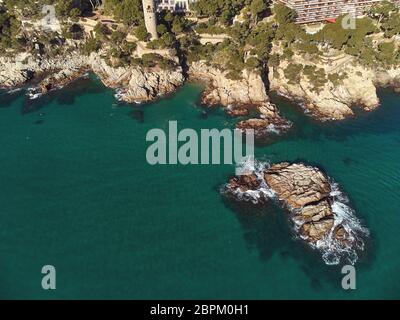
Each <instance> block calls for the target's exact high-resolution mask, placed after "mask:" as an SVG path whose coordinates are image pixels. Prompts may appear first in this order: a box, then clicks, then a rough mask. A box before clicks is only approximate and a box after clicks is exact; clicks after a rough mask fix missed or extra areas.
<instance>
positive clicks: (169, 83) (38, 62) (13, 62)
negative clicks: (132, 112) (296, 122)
mask: <svg viewBox="0 0 400 320" xmlns="http://www.w3.org/2000/svg"><path fill="white" fill-rule="evenodd" d="M71 51H72V52H71ZM349 58H351V57H349ZM302 59H303V60H302ZM350 60H351V59H350ZM350 60H349V61H348V63H347V64H344V65H343V66H341V69H340V70H341V72H344V73H346V74H347V77H346V78H345V79H343V80H342V81H341V82H340V83H339V84H335V85H334V84H333V83H332V82H329V81H328V82H326V83H325V84H324V85H323V86H322V87H321V88H320V89H319V90H317V91H316V90H315V88H314V87H313V84H312V83H311V82H310V81H309V80H308V79H307V77H305V76H302V77H301V78H300V80H299V82H298V83H292V82H290V81H288V79H286V78H285V74H284V70H285V68H286V67H287V65H288V62H287V61H282V62H281V63H280V65H279V66H278V67H276V66H275V67H270V70H269V73H268V77H269V79H268V81H269V82H268V87H269V89H270V90H273V91H276V92H277V93H278V94H280V95H282V96H285V97H286V98H288V99H290V100H292V101H294V102H295V103H298V104H300V105H301V106H302V107H303V109H304V110H305V112H306V113H308V114H310V115H311V116H312V117H314V118H315V119H317V120H319V121H332V120H342V119H346V118H349V117H352V116H354V114H355V113H354V107H358V108H361V109H363V110H364V111H371V110H374V109H376V108H377V107H378V106H379V104H380V102H379V98H378V96H377V88H378V87H392V88H393V89H394V90H395V91H396V92H400V69H395V68H393V69H388V70H382V69H376V70H375V69H371V68H370V69H368V68H366V67H364V66H362V65H360V64H357V63H356V62H355V61H353V60H351V61H350ZM296 61H298V62H299V63H304V65H306V64H309V63H310V62H309V61H306V60H304V58H301V57H298V58H296ZM314 66H315V67H317V68H325V69H326V73H327V74H329V70H328V68H327V66H325V65H324V64H322V63H318V62H315V63H314ZM88 71H92V72H94V73H95V74H96V75H97V76H98V77H99V78H100V79H101V81H102V82H103V83H104V84H105V85H106V86H107V87H109V88H112V89H115V90H117V94H116V98H117V99H118V100H119V101H121V102H127V103H142V102H150V101H154V100H155V99H157V98H159V97H161V96H165V95H168V94H171V93H173V92H175V91H176V90H177V88H179V87H180V86H182V85H183V84H184V83H185V81H186V80H187V79H186V77H185V75H184V72H183V68H182V67H181V66H179V65H177V66H176V68H175V69H173V70H162V69H160V68H153V69H146V68H143V67H140V66H125V67H112V66H110V65H109V64H108V63H107V61H106V59H105V58H104V56H103V55H102V53H101V52H99V53H92V54H91V55H90V56H85V55H82V54H80V53H77V52H75V51H73V50H70V51H67V52H66V53H64V54H60V55H59V56H57V57H54V58H46V57H41V56H39V55H33V54H31V53H20V54H17V55H15V56H12V57H0V87H1V88H9V89H13V88H16V87H20V86H22V85H24V84H26V83H28V82H29V81H31V80H32V79H37V78H40V77H43V79H42V80H41V81H40V82H39V84H38V85H37V87H35V88H34V90H33V92H34V93H35V94H34V95H33V97H36V96H40V95H42V94H45V93H47V92H48V91H51V90H56V89H59V88H62V87H64V86H66V85H68V84H69V83H71V82H72V81H74V80H76V79H77V78H80V77H81V76H82V75H84V74H85V73H87V72H88ZM188 76H189V79H190V80H195V81H202V82H204V83H206V88H205V90H204V92H203V94H202V97H201V103H202V104H203V105H206V106H208V107H213V106H222V107H223V108H224V110H225V112H226V113H227V114H228V115H229V116H232V117H246V118H247V119H241V121H239V122H238V124H237V126H236V127H237V128H238V129H241V130H245V129H254V130H255V131H256V136H257V137H261V138H262V137H265V136H266V135H269V134H271V133H282V132H286V131H287V130H288V129H289V128H290V127H291V124H290V122H289V121H287V120H286V119H284V118H283V117H282V116H281V115H280V113H279V110H278V109H277V107H276V106H274V105H273V104H272V103H271V102H270V100H269V97H268V93H267V84H266V83H265V81H266V80H264V79H263V78H262V76H261V75H260V74H259V73H257V72H250V71H248V70H244V71H243V72H242V75H241V78H240V79H229V77H227V72H226V71H222V70H220V69H219V68H217V67H215V66H212V65H208V64H207V63H206V62H204V61H198V62H193V63H191V64H190V66H189V70H188Z"/></svg>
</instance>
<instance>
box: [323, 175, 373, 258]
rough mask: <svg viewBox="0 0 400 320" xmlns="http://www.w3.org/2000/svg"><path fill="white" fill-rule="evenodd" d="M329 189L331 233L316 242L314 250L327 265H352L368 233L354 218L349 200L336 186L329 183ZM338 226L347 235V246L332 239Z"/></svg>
mask: <svg viewBox="0 0 400 320" xmlns="http://www.w3.org/2000/svg"><path fill="white" fill-rule="evenodd" d="M331 189H332V191H331V193H330V196H331V197H332V199H333V202H332V204H331V207H332V211H333V214H334V217H335V224H334V226H333V228H332V231H331V233H330V234H329V235H328V236H327V237H325V238H324V239H322V240H320V241H318V242H317V244H316V248H317V249H319V250H320V251H321V252H322V259H323V260H324V261H325V263H326V264H328V265H337V264H340V263H341V261H342V262H347V263H350V264H352V265H354V264H355V263H356V262H357V260H358V254H357V251H363V250H364V246H365V244H364V239H365V238H366V237H368V236H369V231H368V229H367V228H365V227H363V226H362V224H361V221H360V220H359V219H358V218H357V217H356V215H355V212H354V210H353V209H352V208H351V207H350V205H349V199H348V198H347V196H346V195H345V194H344V193H343V192H342V191H341V190H340V189H339V186H338V184H337V183H335V182H331ZM338 226H342V227H343V228H344V229H345V230H346V232H347V234H348V235H349V236H348V242H349V244H348V245H345V246H343V243H341V242H339V241H338V240H336V239H335V238H334V236H333V230H335V228H336V227H338Z"/></svg>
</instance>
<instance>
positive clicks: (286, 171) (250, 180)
mask: <svg viewBox="0 0 400 320" xmlns="http://www.w3.org/2000/svg"><path fill="white" fill-rule="evenodd" d="M224 192H225V193H226V194H228V195H230V196H233V197H234V198H235V199H237V200H240V201H251V202H253V203H266V202H268V201H269V200H271V199H275V200H277V201H278V203H280V204H281V205H282V206H283V207H284V208H286V209H287V211H288V212H289V215H290V218H291V220H292V221H293V225H294V230H295V233H296V234H297V235H298V236H299V237H300V238H301V239H303V240H304V241H306V242H307V243H309V244H310V245H311V246H312V247H313V248H317V249H319V250H320V251H321V252H322V256H323V259H324V261H325V262H326V263H328V264H338V263H339V262H340V261H341V259H342V258H343V259H345V260H347V261H348V262H350V263H354V262H355V261H356V260H357V252H356V251H357V250H362V249H363V239H362V238H363V236H366V235H367V234H368V231H367V230H366V229H365V228H363V227H362V226H361V225H360V222H359V221H358V220H357V218H356V217H355V215H354V212H353V210H352V209H351V208H350V207H349V206H348V204H347V202H348V200H347V199H346V197H345V196H344V195H343V193H342V192H341V191H340V190H339V188H338V186H337V185H336V184H334V183H332V182H331V181H330V180H329V178H328V177H327V176H326V175H325V174H324V173H322V172H321V171H320V170H319V169H317V168H315V167H311V166H306V165H304V164H302V163H297V164H296V163H295V164H290V163H279V164H275V165H272V166H270V165H268V164H258V167H257V168H256V169H255V171H254V172H249V173H248V175H244V176H238V177H234V178H232V179H231V180H230V181H229V183H228V184H227V185H226V186H225V188H224Z"/></svg>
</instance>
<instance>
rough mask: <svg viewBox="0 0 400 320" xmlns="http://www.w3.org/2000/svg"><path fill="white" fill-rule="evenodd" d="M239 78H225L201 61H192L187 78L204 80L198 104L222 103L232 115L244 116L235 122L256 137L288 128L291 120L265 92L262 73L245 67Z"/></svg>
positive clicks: (225, 74)
mask: <svg viewBox="0 0 400 320" xmlns="http://www.w3.org/2000/svg"><path fill="white" fill-rule="evenodd" d="M241 76H242V77H241V79H237V80H233V79H229V78H228V77H227V72H224V71H222V70H220V69H219V68H217V67H214V66H209V65H207V64H206V63H205V62H204V61H200V62H194V63H192V64H191V66H190V69H189V78H190V79H192V80H198V81H202V82H205V84H206V88H205V90H204V92H203V94H202V97H201V103H202V104H203V105H205V106H207V107H215V106H222V107H223V108H224V111H225V113H226V114H227V115H229V116H231V117H246V118H247V119H245V120H241V121H239V122H238V123H237V124H236V129H239V130H241V131H243V132H244V131H245V130H254V132H255V137H256V139H259V140H264V139H265V138H268V137H269V136H270V135H271V134H281V133H284V132H286V131H288V130H289V129H290V128H291V126H292V123H291V122H290V121H288V120H287V119H285V118H284V117H282V116H281V114H280V112H279V110H278V108H277V107H276V106H275V105H274V104H272V103H271V102H270V100H269V97H268V95H267V90H266V85H265V82H264V80H263V79H262V77H261V75H259V74H258V73H255V72H250V71H248V70H244V71H243V72H242V75H241Z"/></svg>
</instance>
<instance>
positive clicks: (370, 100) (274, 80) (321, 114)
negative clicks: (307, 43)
mask: <svg viewBox="0 0 400 320" xmlns="http://www.w3.org/2000/svg"><path fill="white" fill-rule="evenodd" d="M332 61H333V62H331V63H332V65H329V63H327V62H324V61H322V60H321V61H318V59H313V60H312V61H310V60H307V59H305V58H304V57H302V56H299V55H296V56H295V58H293V59H292V62H291V63H297V64H302V65H303V66H305V65H308V66H315V67H316V68H318V69H323V70H324V72H325V74H326V75H327V76H328V75H330V74H337V73H341V74H345V75H346V77H345V78H344V79H342V80H341V81H339V83H335V84H334V83H332V82H331V81H327V82H326V83H325V84H324V85H322V87H321V88H320V89H319V90H316V88H315V85H314V84H313V83H312V82H311V81H310V80H309V79H308V78H307V77H306V76H304V75H303V76H301V77H300V80H299V81H296V82H295V83H294V82H293V83H290V81H289V80H288V79H287V78H286V77H285V73H284V70H285V69H286V68H287V66H288V64H289V62H288V61H286V60H284V61H281V63H280V65H279V66H278V67H270V72H269V81H270V89H271V90H275V91H277V92H278V93H279V94H281V95H283V96H285V97H287V98H289V99H291V100H294V101H295V102H297V103H299V104H301V105H302V107H303V108H304V109H305V110H306V112H307V113H309V114H311V115H312V116H313V117H315V118H316V119H318V120H321V121H329V120H342V119H345V118H348V117H351V116H354V108H361V109H363V110H365V111H371V110H374V109H376V108H377V107H378V106H379V104H380V101H379V98H378V95H377V87H384V86H392V87H395V88H399V84H400V68H392V69H387V70H386V69H378V68H375V69H371V68H366V67H364V66H362V65H361V64H360V63H358V62H357V60H356V59H355V58H353V57H351V56H348V55H345V54H341V55H340V56H339V57H338V58H337V59H336V61H334V60H333V59H332Z"/></svg>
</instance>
